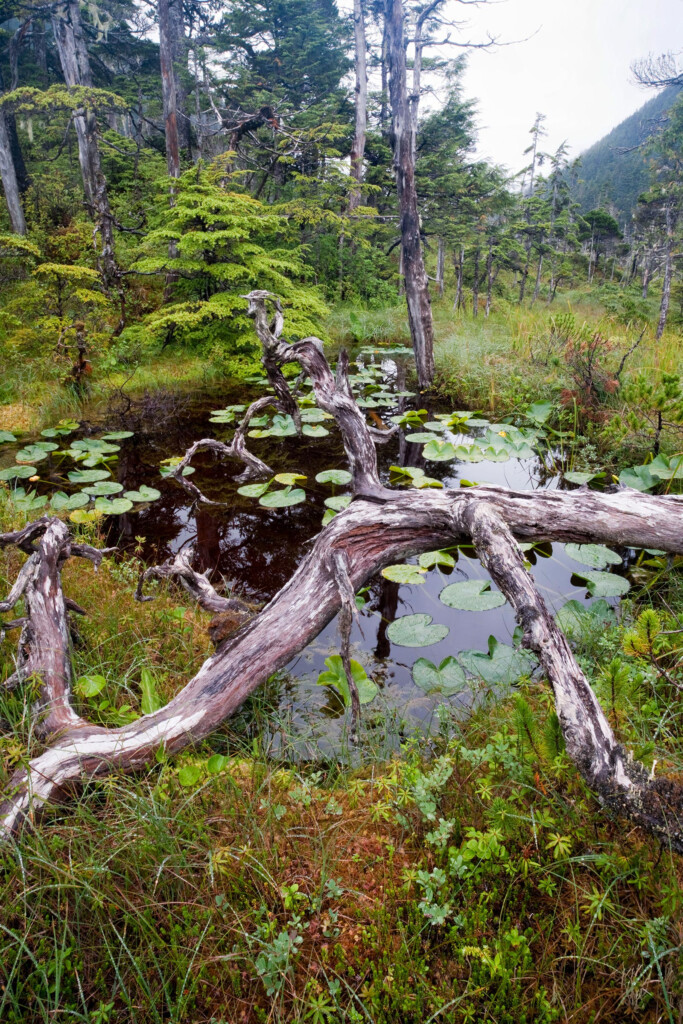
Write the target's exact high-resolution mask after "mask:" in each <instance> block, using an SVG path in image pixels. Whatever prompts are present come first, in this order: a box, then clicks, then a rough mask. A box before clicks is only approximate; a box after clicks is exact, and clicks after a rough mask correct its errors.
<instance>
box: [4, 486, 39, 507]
mask: <svg viewBox="0 0 683 1024" xmlns="http://www.w3.org/2000/svg"><path fill="white" fill-rule="evenodd" d="M12 502H13V504H14V505H15V506H16V507H17V508H18V509H20V510H21V511H22V512H36V511H37V510H38V509H39V508H42V507H43V506H44V505H46V504H47V495H46V494H41V495H37V494H36V492H35V491H29V492H28V494H27V493H26V491H25V490H24V488H23V487H17V488H16V489H15V490H14V491H12Z"/></svg>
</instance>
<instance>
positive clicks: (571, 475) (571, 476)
mask: <svg viewBox="0 0 683 1024" xmlns="http://www.w3.org/2000/svg"><path fill="white" fill-rule="evenodd" d="M562 475H563V477H564V479H565V480H568V481H569V483H570V484H587V483H588V482H589V481H590V480H595V478H596V476H597V475H598V474H597V473H578V472H574V470H573V469H572V470H568V471H567V472H566V473H563V474H562Z"/></svg>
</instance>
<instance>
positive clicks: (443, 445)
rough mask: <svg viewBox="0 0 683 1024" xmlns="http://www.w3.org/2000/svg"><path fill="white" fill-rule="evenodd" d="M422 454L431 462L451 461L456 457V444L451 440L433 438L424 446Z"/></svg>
mask: <svg viewBox="0 0 683 1024" xmlns="http://www.w3.org/2000/svg"><path fill="white" fill-rule="evenodd" d="M422 454H423V456H424V457H425V459H429V461H430V462H450V461H451V460H452V459H454V458H456V451H455V445H452V444H451V442H450V441H439V440H438V439H437V438H433V439H432V440H431V441H430V442H429V444H426V445H425V446H424V448H423V449H422Z"/></svg>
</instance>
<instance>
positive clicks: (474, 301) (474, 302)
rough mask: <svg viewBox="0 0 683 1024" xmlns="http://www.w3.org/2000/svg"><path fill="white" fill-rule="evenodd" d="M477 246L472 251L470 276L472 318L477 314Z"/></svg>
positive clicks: (478, 254) (478, 255)
mask: <svg viewBox="0 0 683 1024" xmlns="http://www.w3.org/2000/svg"><path fill="white" fill-rule="evenodd" d="M479 257H480V253H479V246H477V247H476V249H475V250H474V274H473V275H472V316H473V317H476V316H477V314H478V313H479Z"/></svg>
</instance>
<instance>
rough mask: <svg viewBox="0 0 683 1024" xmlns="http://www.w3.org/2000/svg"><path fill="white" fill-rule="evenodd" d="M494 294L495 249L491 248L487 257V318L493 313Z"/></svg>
mask: <svg viewBox="0 0 683 1024" xmlns="http://www.w3.org/2000/svg"><path fill="white" fill-rule="evenodd" d="M492 292H493V249H492V248H491V246H489V251H488V255H487V257H486V310H485V314H484V315H485V316H486V317H488V315H489V313H490V312H491V296H492Z"/></svg>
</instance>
